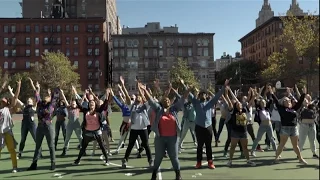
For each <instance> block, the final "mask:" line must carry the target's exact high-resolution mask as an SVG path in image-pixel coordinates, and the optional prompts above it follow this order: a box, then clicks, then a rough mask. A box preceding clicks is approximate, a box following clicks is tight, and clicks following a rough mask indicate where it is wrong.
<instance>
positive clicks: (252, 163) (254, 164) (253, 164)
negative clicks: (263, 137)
mask: <svg viewBox="0 0 320 180" xmlns="http://www.w3.org/2000/svg"><path fill="white" fill-rule="evenodd" d="M247 164H248V165H250V166H256V163H254V162H253V161H251V160H248V161H247Z"/></svg>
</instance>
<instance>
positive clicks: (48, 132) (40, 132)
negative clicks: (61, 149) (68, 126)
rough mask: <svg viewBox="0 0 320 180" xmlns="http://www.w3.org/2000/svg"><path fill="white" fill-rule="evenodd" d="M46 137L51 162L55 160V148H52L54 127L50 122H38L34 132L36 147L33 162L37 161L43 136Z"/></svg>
mask: <svg viewBox="0 0 320 180" xmlns="http://www.w3.org/2000/svg"><path fill="white" fill-rule="evenodd" d="M44 137H46V139H47V144H48V147H49V152H50V160H51V162H52V163H53V162H55V161H56V155H55V148H54V129H53V124H52V123H50V124H49V123H48V124H46V123H39V124H38V127H37V132H36V149H35V150H34V155H33V162H34V163H37V161H38V159H39V155H40V153H41V152H40V151H41V146H42V141H43V138H44Z"/></svg>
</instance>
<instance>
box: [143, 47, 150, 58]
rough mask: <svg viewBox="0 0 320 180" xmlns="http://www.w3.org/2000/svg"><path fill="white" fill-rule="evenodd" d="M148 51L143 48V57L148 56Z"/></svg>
mask: <svg viewBox="0 0 320 180" xmlns="http://www.w3.org/2000/svg"><path fill="white" fill-rule="evenodd" d="M148 53H149V50H148V49H145V50H144V56H145V57H148Z"/></svg>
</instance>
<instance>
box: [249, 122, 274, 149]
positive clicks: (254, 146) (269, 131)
mask: <svg viewBox="0 0 320 180" xmlns="http://www.w3.org/2000/svg"><path fill="white" fill-rule="evenodd" d="M264 133H267V136H268V137H269V140H270V142H271V145H272V149H273V150H276V149H277V147H276V141H275V138H274V137H273V128H272V125H271V124H269V125H264V124H260V126H259V129H258V133H257V138H256V139H255V140H254V142H253V144H252V151H254V150H256V149H257V146H258V143H259V141H260V140H261V138H262V136H263V135H264Z"/></svg>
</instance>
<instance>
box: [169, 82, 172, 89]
mask: <svg viewBox="0 0 320 180" xmlns="http://www.w3.org/2000/svg"><path fill="white" fill-rule="evenodd" d="M168 83H169V89H172V83H171V82H170V81H169V82H168Z"/></svg>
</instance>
